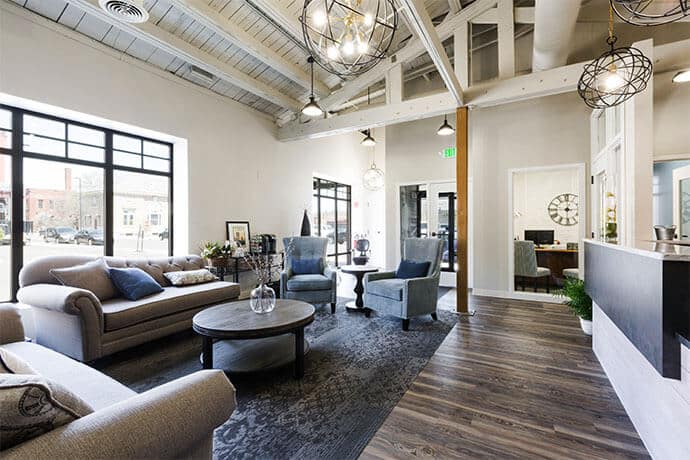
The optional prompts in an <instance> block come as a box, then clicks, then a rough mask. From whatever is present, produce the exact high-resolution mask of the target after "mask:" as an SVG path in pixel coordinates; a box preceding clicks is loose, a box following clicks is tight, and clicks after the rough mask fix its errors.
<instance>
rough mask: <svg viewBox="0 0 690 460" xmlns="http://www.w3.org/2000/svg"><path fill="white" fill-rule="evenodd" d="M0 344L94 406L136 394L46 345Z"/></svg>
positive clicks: (102, 405)
mask: <svg viewBox="0 0 690 460" xmlns="http://www.w3.org/2000/svg"><path fill="white" fill-rule="evenodd" d="M0 348H3V349H5V350H9V351H10V352H12V353H14V354H15V355H17V356H18V357H20V358H21V359H23V360H24V361H26V363H27V364H29V365H30V366H31V367H32V368H33V369H34V370H35V372H36V373H37V374H40V375H42V376H43V377H46V378H48V379H50V380H51V381H53V382H56V383H59V384H60V385H62V386H64V387H65V388H69V389H70V391H72V393H74V394H75V395H77V396H79V398H81V399H82V400H83V401H84V402H85V403H86V404H88V405H89V406H91V407H92V408H93V409H94V410H100V409H103V408H105V407H108V406H112V405H113V404H115V403H118V402H120V401H124V400H125V399H129V398H131V397H132V396H135V395H136V394H137V393H136V392H134V391H132V390H130V389H129V388H127V387H126V386H124V385H123V384H121V383H120V382H117V381H115V380H113V379H111V378H110V377H108V376H107V375H105V374H102V373H100V372H98V371H97V370H96V369H94V368H92V367H90V366H87V365H86V364H82V363H80V362H78V361H75V360H73V359H72V358H69V357H67V356H65V355H63V354H60V353H58V352H56V351H53V350H51V349H50V348H46V347H43V346H41V345H37V344H35V343H31V342H13V343H7V344H4V345H2V346H0Z"/></svg>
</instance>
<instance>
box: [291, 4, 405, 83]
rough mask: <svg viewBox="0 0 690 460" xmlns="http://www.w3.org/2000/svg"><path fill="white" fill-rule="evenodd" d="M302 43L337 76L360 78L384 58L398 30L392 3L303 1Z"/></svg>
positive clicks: (396, 15)
mask: <svg viewBox="0 0 690 460" xmlns="http://www.w3.org/2000/svg"><path fill="white" fill-rule="evenodd" d="M300 21H301V23H302V33H303V36H304V43H305V44H306V46H307V48H308V49H309V52H310V53H311V55H312V56H313V57H314V59H315V61H316V62H317V63H318V64H319V65H320V66H321V67H323V68H324V69H325V70H326V71H328V72H330V73H332V74H335V75H338V76H340V77H349V76H355V75H361V74H363V73H364V72H366V71H368V70H370V69H371V68H372V67H374V66H375V65H376V64H378V63H379V62H380V61H381V60H382V59H383V58H385V57H386V55H387V52H388V50H389V49H390V46H391V44H392V43H393V37H394V36H395V32H396V30H397V28H398V13H397V10H396V8H395V4H394V2H393V0H305V2H304V7H303V8H302V16H301V18H300Z"/></svg>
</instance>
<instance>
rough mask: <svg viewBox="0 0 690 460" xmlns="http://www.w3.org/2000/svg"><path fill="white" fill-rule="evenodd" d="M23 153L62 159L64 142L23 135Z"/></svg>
mask: <svg viewBox="0 0 690 460" xmlns="http://www.w3.org/2000/svg"><path fill="white" fill-rule="evenodd" d="M24 151H26V152H33V153H43V154H45V155H55V156H58V157H64V156H65V142H64V141H56V140H54V139H47V138H45V137H40V136H34V135H31V134H24Z"/></svg>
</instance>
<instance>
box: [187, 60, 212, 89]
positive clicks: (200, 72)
mask: <svg viewBox="0 0 690 460" xmlns="http://www.w3.org/2000/svg"><path fill="white" fill-rule="evenodd" d="M189 79H190V80H193V81H195V82H197V83H203V84H204V85H206V86H210V85H212V84H213V83H215V82H216V77H215V75H213V74H212V73H210V72H207V71H205V70H204V69H200V68H199V67H197V66H195V65H190V66H189Z"/></svg>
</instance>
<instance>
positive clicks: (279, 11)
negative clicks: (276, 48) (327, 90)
mask: <svg viewBox="0 0 690 460" xmlns="http://www.w3.org/2000/svg"><path fill="white" fill-rule="evenodd" d="M245 1H247V2H248V3H251V4H253V5H254V6H255V7H256V8H258V9H260V10H261V11H262V12H263V13H264V14H265V15H266V16H268V17H270V18H271V19H272V20H273V21H274V22H275V23H276V24H278V25H279V26H280V27H282V28H283V30H285V32H287V33H288V34H289V35H291V36H292V39H293V40H294V41H296V42H298V43H303V38H302V23H301V22H300V20H299V16H296V15H294V14H292V13H290V11H289V10H288V9H287V8H285V7H284V6H283V5H281V3H280V2H278V1H276V0H245ZM300 3H303V2H300ZM302 46H304V45H302ZM341 81H342V80H341V78H340V77H338V76H337V75H334V74H330V75H329V76H328V78H327V79H326V81H325V83H326V84H327V85H328V86H330V87H333V86H335V85H337V84H339V83H340V82H341Z"/></svg>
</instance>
